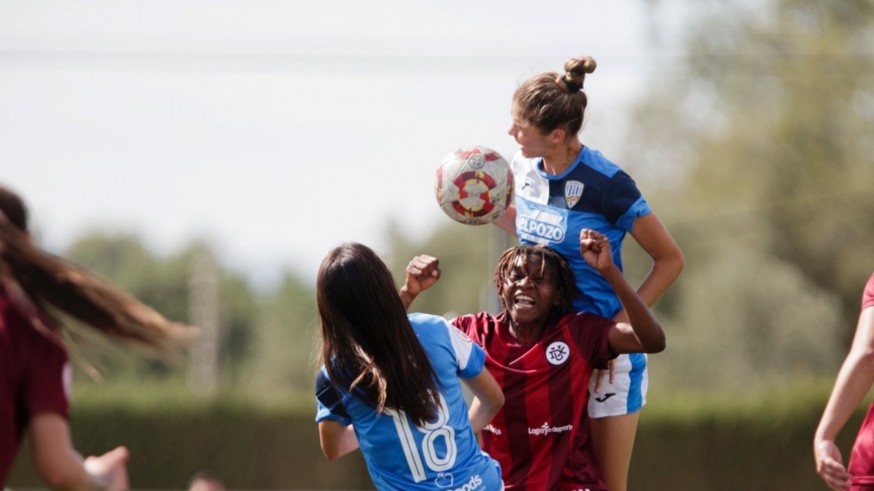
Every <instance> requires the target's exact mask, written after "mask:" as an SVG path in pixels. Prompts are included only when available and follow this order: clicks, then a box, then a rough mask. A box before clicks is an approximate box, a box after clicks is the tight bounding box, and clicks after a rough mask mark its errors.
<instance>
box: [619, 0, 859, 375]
mask: <svg viewBox="0 0 874 491" xmlns="http://www.w3.org/2000/svg"><path fill="white" fill-rule="evenodd" d="M651 5H652V8H653V9H656V10H657V9H659V8H660V7H661V6H660V5H659V2H651ZM666 7H667V6H666ZM690 8H691V9H693V12H694V16H693V19H692V22H689V23H688V28H687V29H685V30H683V31H682V32H683V33H684V37H683V38H682V39H681V45H680V46H681V48H680V49H681V51H680V54H679V55H678V54H677V53H676V52H674V51H666V52H665V54H663V55H662V56H659V57H658V59H659V60H660V61H661V63H658V64H657V67H656V70H657V71H658V74H657V75H656V76H655V77H653V79H654V81H653V83H652V84H651V85H650V87H651V89H650V90H649V91H648V92H647V93H646V94H645V95H644V97H643V98H642V100H641V102H640V104H639V106H638V110H637V111H636V113H635V116H634V120H635V122H636V124H635V125H634V126H633V128H632V129H631V132H632V134H631V135H629V137H628V138H627V139H626V141H627V142H628V146H627V147H626V148H625V149H624V151H625V152H626V154H627V156H626V158H627V159H628V160H629V161H632V159H633V161H634V162H636V163H637V164H638V165H640V172H636V171H635V172H632V174H633V175H635V176H637V177H638V178H639V179H641V176H642V179H641V181H643V182H645V183H647V184H653V185H654V186H657V187H658V189H659V192H658V193H655V195H656V196H657V197H655V198H653V201H656V200H664V201H667V200H670V205H669V208H668V209H666V210H665V211H662V209H661V208H660V209H659V212H660V216H662V217H663V218H664V219H665V221H666V222H667V223H668V226H669V229H670V230H671V231H672V233H673V234H674V235H675V237H676V238H677V240H678V241H679V242H680V244H681V246H682V247H683V249H684V252H685V253H686V255H687V262H688V266H687V270H686V273H684V275H683V277H681V278H680V282H679V284H678V285H677V288H676V291H672V292H671V295H672V296H673V297H674V298H676V297H677V296H681V297H682V299H681V300H680V303H681V304H682V306H681V308H680V309H679V310H677V311H673V313H674V314H676V316H672V320H674V321H676V322H677V323H678V324H679V326H678V327H677V328H676V329H675V330H673V331H672V330H671V326H670V325H668V326H667V328H668V336H669V351H672V350H673V349H674V348H675V347H677V348H678V347H680V346H687V347H688V348H685V347H684V348H682V349H683V352H682V353H681V354H678V355H674V356H682V357H684V358H685V359H686V360H687V361H689V360H690V358H686V357H694V356H697V355H702V358H701V360H700V361H701V363H702V364H703V363H705V362H706V363H708V364H710V365H720V362H718V360H724V361H725V363H726V364H723V365H722V368H721V371H722V372H723V373H734V374H741V373H745V372H746V371H747V370H753V369H756V368H758V370H757V371H755V372H754V373H755V375H756V376H755V377H753V380H761V379H763V378H767V377H763V376H762V375H763V373H764V374H766V375H773V376H774V377H778V376H779V375H780V373H781V371H782V370H786V367H787V366H788V365H791V366H793V367H795V368H799V367H801V366H803V367H805V368H804V370H806V371H808V372H814V373H815V372H817V371H818V370H819V371H820V373H823V372H822V368H823V367H824V366H828V370H826V372H824V373H830V374H831V373H832V371H833V369H834V365H835V364H836V363H837V362H838V360H839V357H838V356H839V355H838V354H839V353H840V352H841V351H842V346H841V345H842V344H843V343H847V342H848V341H849V336H850V334H851V333H852V331H853V327H854V325H853V322H852V319H854V318H855V316H856V315H857V310H858V308H859V305H858V303H859V298H860V288H861V286H862V285H863V284H864V280H865V279H866V278H867V276H868V275H869V274H870V272H871V271H872V269H874V255H872V254H871V244H872V243H874V228H872V227H871V226H870V225H869V224H870V217H871V216H872V215H874V192H872V189H871V186H872V184H874V153H872V152H871V148H870V147H871V146H872V140H871V139H870V138H869V135H870V134H871V130H872V123H874V78H872V77H871V76H870V73H871V68H872V62H874V56H872V52H871V50H870V46H871V39H872V35H874V31H872V27H871V26H872V25H874V4H872V3H871V2H870V1H868V0H849V1H845V2H822V1H819V0H774V1H769V2H757V3H753V2H705V3H703V4H702V5H699V6H697V7H690ZM647 194H648V195H650V196H651V195H652V194H651V193H647ZM730 313H731V314H730ZM802 313H803V315H802ZM675 332H676V333H678V334H679V333H682V335H681V336H682V337H683V339H682V340H680V339H677V338H675V337H672V336H671V335H672V333H675ZM835 333H840V334H841V335H839V336H835ZM836 338H837V339H836ZM714 343H715V344H714ZM717 346H718V349H717V351H720V353H716V354H712V356H705V355H706V353H707V352H708V350H709V349H711V348H708V347H717ZM723 351H731V352H735V353H734V354H727V353H725V352H723ZM727 358H732V359H733V362H732V363H733V365H728V364H727V363H728V361H727ZM752 358H754V359H752ZM764 358H770V359H771V360H770V361H769V362H768V363H767V364H766V365H767V366H763V365H762V363H760V362H758V361H756V360H762V359H764ZM661 361H664V363H666V364H667V363H670V360H668V359H665V360H659V361H656V363H660V362H661ZM695 366H696V367H698V366H700V365H699V364H696V365H695ZM696 370H697V368H696ZM763 371H764V372H763ZM676 372H677V373H679V372H680V370H677V371H676ZM705 375H706V370H704V371H699V372H698V373H696V374H695V376H697V377H704V376H705ZM750 376H752V373H750ZM746 380H750V379H746Z"/></svg>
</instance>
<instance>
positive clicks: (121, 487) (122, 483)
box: [85, 447, 130, 491]
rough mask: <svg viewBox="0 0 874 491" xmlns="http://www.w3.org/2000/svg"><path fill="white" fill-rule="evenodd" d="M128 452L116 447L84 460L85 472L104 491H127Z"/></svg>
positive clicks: (125, 449) (123, 448)
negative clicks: (95, 480)
mask: <svg viewBox="0 0 874 491" xmlns="http://www.w3.org/2000/svg"><path fill="white" fill-rule="evenodd" d="M127 459H128V450H127V448H125V447H116V448H115V449H113V450H110V451H109V452H106V453H105V454H103V455H100V456H91V457H88V458H87V459H85V470H86V471H87V472H88V474H90V475H91V476H92V478H93V479H97V481H98V482H99V484H100V487H101V488H102V489H105V490H106V491H126V490H127V489H129V487H130V486H129V484H128V475H127Z"/></svg>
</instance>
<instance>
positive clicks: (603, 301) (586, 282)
mask: <svg viewBox="0 0 874 491" xmlns="http://www.w3.org/2000/svg"><path fill="white" fill-rule="evenodd" d="M510 165H511V167H512V168H513V175H514V177H515V190H516V235H517V236H518V237H519V241H520V242H521V243H523V244H543V245H547V246H549V247H551V248H553V249H555V250H556V251H558V252H559V253H560V254H561V255H562V256H564V257H565V258H566V259H567V260H568V263H569V264H570V266H571V269H572V270H573V272H574V276H575V277H576V283H577V288H578V289H579V290H580V296H578V297H577V298H576V299H575V300H574V309H575V310H578V311H581V312H592V313H594V314H597V315H600V316H602V317H607V318H613V316H614V315H616V313H617V312H619V311H620V310H621V309H622V304H621V303H620V302H619V299H618V298H617V297H616V294H615V293H614V291H613V288H612V287H611V286H610V284H609V283H607V281H606V280H605V279H604V277H603V276H601V275H600V274H599V273H598V272H597V271H596V270H595V269H593V268H592V267H590V266H589V265H588V264H586V261H585V260H584V259H583V258H582V256H581V255H580V236H579V234H580V230H582V229H584V228H588V229H592V230H596V231H598V232H601V233H602V234H604V235H606V236H607V238H608V239H609V240H610V246H611V248H612V250H613V260H614V261H615V262H616V265H617V266H618V267H619V269H620V270H622V256H621V250H622V240H623V239H624V238H625V234H626V232H629V231H630V230H631V228H632V227H633V226H634V220H635V219H636V218H637V217H640V216H644V215H647V214H649V213H650V212H651V210H650V207H649V205H648V204H647V202H646V200H645V199H644V198H643V196H642V195H641V193H640V191H639V190H638V189H637V185H636V184H635V183H634V181H633V180H632V179H631V177H630V176H629V175H628V174H626V173H625V172H624V171H623V170H622V169H621V168H619V166H617V165H616V164H614V163H613V162H610V161H609V160H607V159H606V158H604V156H603V155H601V153H600V152H598V151H596V150H591V149H589V148H588V147H585V146H584V147H583V150H582V151H581V152H580V155H579V157H577V160H576V162H574V163H573V164H572V165H571V166H570V167H569V168H568V170H567V171H565V172H564V174H561V175H557V176H553V175H550V174H547V173H545V172H544V171H543V170H542V159H540V158H536V159H527V158H524V157H523V156H522V155H521V154H517V155H516V156H515V157H514V158H513V161H512V163H511V164H510Z"/></svg>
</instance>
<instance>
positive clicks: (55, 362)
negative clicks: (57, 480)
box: [0, 287, 70, 487]
mask: <svg viewBox="0 0 874 491" xmlns="http://www.w3.org/2000/svg"><path fill="white" fill-rule="evenodd" d="M69 376H70V367H69V363H68V359H67V354H66V351H65V350H64V348H63V347H62V346H61V345H60V344H59V342H58V341H56V340H53V339H51V338H50V337H49V336H47V335H44V334H41V333H40V332H38V331H37V330H36V329H35V328H34V327H32V326H31V325H30V324H29V321H28V320H27V319H26V318H25V316H24V315H23V314H22V311H21V308H20V307H19V305H17V304H16V302H15V301H13V300H12V298H11V297H10V296H9V295H8V294H7V292H6V290H4V289H3V288H2V287H0V401H3V403H2V404H0V487H2V485H3V484H4V483H5V482H6V475H7V473H8V472H9V469H10V468H11V466H12V462H13V461H14V459H15V454H16V453H17V452H18V448H19V447H20V445H21V440H22V438H23V436H24V432H25V430H26V429H27V426H28V424H29V423H30V420H31V418H32V417H33V415H35V414H37V413H42V412H52V413H57V414H59V415H61V416H63V417H64V418H66V417H67V416H68V411H69V402H68V390H69Z"/></svg>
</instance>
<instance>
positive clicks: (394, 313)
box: [316, 243, 439, 424]
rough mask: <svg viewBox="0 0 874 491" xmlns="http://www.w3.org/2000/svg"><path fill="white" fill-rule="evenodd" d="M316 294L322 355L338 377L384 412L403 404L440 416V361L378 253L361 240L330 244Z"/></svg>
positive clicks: (421, 417) (420, 416)
mask: <svg viewBox="0 0 874 491" xmlns="http://www.w3.org/2000/svg"><path fill="white" fill-rule="evenodd" d="M316 300H317V303H318V309H319V318H320V320H321V325H322V343H323V345H322V358H323V361H324V362H325V368H326V369H327V371H328V375H329V376H330V378H331V380H332V381H333V383H334V384H336V385H337V386H338V387H341V388H342V389H344V390H346V391H350V392H352V393H353V394H355V395H356V396H357V397H359V399H361V400H362V401H363V402H365V403H366V404H368V405H370V406H372V407H374V408H375V409H376V411H377V412H382V411H383V410H384V409H386V408H388V409H395V410H402V411H404V412H406V413H407V414H408V415H409V416H410V418H412V419H413V421H416V422H417V423H418V424H424V423H426V422H428V421H431V420H433V419H434V418H435V417H436V415H437V405H438V404H439V398H438V397H439V396H438V392H437V382H436V376H435V373H434V369H433V367H432V366H431V362H430V361H429V360H428V356H427V354H426V353H425V350H424V349H423V348H422V345H421V343H420V342H419V339H418V337H416V333H415V332H414V331H413V328H412V326H411V325H410V321H409V320H408V319H407V314H406V311H405V309H404V305H403V303H402V302H401V299H400V296H399V295H398V290H397V287H396V285H395V283H394V279H393V278H392V276H391V272H389V270H388V267H386V265H385V263H384V262H382V260H381V259H380V258H379V257H378V256H377V255H376V253H374V252H373V251H372V250H371V249H370V248H368V247H367V246H365V245H362V244H358V243H349V244H343V245H341V246H339V247H337V248H335V249H333V250H332V251H331V252H329V253H328V255H327V256H326V257H325V259H324V260H323V261H322V265H321V267H320V268H319V274H318V277H317V279H316Z"/></svg>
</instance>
